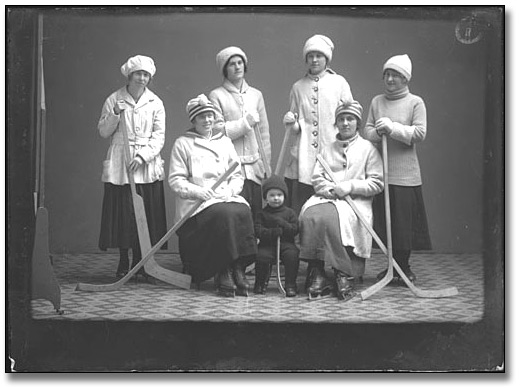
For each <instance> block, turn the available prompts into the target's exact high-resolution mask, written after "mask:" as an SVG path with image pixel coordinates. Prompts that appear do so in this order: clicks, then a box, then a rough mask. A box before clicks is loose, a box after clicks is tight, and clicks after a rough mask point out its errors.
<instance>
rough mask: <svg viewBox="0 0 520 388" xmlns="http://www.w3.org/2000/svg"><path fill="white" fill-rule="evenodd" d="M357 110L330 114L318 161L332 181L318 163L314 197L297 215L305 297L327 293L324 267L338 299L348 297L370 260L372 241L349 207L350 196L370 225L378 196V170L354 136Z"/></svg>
mask: <svg viewBox="0 0 520 388" xmlns="http://www.w3.org/2000/svg"><path fill="white" fill-rule="evenodd" d="M362 115H363V108H362V107H361V105H360V104H359V103H358V102H357V101H353V102H352V103H351V104H342V105H340V106H339V107H338V108H337V109H336V114H335V116H336V121H335V127H336V128H337V135H336V138H335V141H334V142H333V143H332V144H331V145H330V146H329V147H328V148H325V149H324V150H323V151H322V153H321V155H322V157H323V159H325V161H326V162H327V164H328V165H329V167H330V169H331V170H332V172H333V174H334V180H335V181H337V182H338V184H337V185H336V184H335V183H334V180H333V179H332V178H331V177H330V176H329V175H328V174H327V173H326V172H325V170H324V169H323V167H322V166H321V164H320V163H319V162H317V163H316V165H315V168H314V172H313V175H312V184H313V186H314V190H315V191H316V194H315V195H314V196H312V197H311V198H309V200H308V201H307V202H306V203H305V204H304V205H303V208H302V212H301V215H300V242H301V247H300V258H301V259H304V260H307V261H308V262H309V267H310V268H311V271H310V272H309V275H308V279H307V280H306V288H308V289H307V292H308V293H309V296H310V297H312V296H317V295H322V294H324V293H325V292H326V291H328V290H329V289H330V285H329V283H328V281H327V279H326V277H325V271H324V266H325V264H327V265H329V266H331V267H332V268H333V270H334V275H335V280H336V290H337V295H338V299H340V300H343V299H348V298H349V297H351V296H352V295H353V291H354V285H355V284H354V283H355V279H356V278H359V277H361V276H363V274H364V272H365V260H366V259H368V258H370V253H371V249H372V236H371V235H370V233H369V232H368V231H367V230H366V228H365V227H364V226H363V224H362V223H361V221H360V220H359V219H358V218H357V216H356V214H355V213H354V211H353V210H352V208H351V207H350V205H349V204H348V203H347V202H346V201H345V200H344V197H345V196H346V195H351V196H352V200H353V201H354V203H355V204H356V206H357V208H358V209H359V211H360V212H361V213H362V214H363V216H364V218H365V219H366V220H367V222H369V223H372V197H373V196H374V195H376V194H378V193H380V192H381V191H382V190H383V164H382V161H381V156H380V155H379V152H378V151H377V149H376V148H375V147H374V146H373V145H372V143H370V142H369V141H367V140H365V139H363V138H361V137H360V136H359V135H358V128H359V127H360V125H361V121H362Z"/></svg>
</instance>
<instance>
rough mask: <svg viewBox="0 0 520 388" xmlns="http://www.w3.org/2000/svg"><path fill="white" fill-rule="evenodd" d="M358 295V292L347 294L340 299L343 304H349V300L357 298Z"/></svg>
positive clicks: (341, 295)
mask: <svg viewBox="0 0 520 388" xmlns="http://www.w3.org/2000/svg"><path fill="white" fill-rule="evenodd" d="M357 295H358V294H357V292H347V293H346V294H340V295H338V299H339V301H341V302H348V301H349V300H351V299H353V298H355V297H356V296H357Z"/></svg>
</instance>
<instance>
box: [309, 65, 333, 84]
mask: <svg viewBox="0 0 520 388" xmlns="http://www.w3.org/2000/svg"><path fill="white" fill-rule="evenodd" d="M327 74H336V72H335V71H334V70H332V69H331V68H330V67H327V68H326V69H325V70H324V71H322V72H321V73H320V74H318V75H315V74H311V73H306V74H305V76H307V77H308V78H310V79H311V80H313V81H316V82H317V81H319V80H321V79H322V78H323V77H325V76H326V75H327ZM316 78H317V79H316Z"/></svg>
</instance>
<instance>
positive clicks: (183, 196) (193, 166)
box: [168, 129, 249, 222]
mask: <svg viewBox="0 0 520 388" xmlns="http://www.w3.org/2000/svg"><path fill="white" fill-rule="evenodd" d="M234 161H239V158H238V155H237V152H236V151H235V148H234V147H233V143H232V142H231V140H230V139H229V138H228V137H226V136H224V135H223V134H221V133H219V134H217V135H215V136H213V137H212V138H211V139H207V138H205V137H203V136H201V135H199V134H198V133H197V132H195V130H194V129H190V130H189V131H188V132H186V134H184V135H182V136H180V137H179V138H178V139H177V140H176V141H175V143H174V145H173V148H172V152H171V157H170V170H169V175H168V183H169V185H170V187H171V189H172V190H173V192H174V193H175V195H176V199H175V219H174V221H175V222H177V221H178V220H180V219H181V218H182V217H184V215H185V214H186V213H187V212H188V211H189V210H190V209H191V207H192V206H195V205H196V204H197V203H198V200H197V197H196V193H197V191H198V190H200V188H201V187H205V188H209V187H211V186H212V185H213V184H214V183H215V182H216V181H217V180H218V179H219V178H220V177H221V176H222V175H223V174H224V172H226V170H227V168H228V166H229V165H230V164H231V163H233V162H234ZM243 186H244V177H243V176H242V173H241V170H240V164H239V166H238V167H237V168H236V169H235V171H234V172H233V173H232V174H231V176H230V177H229V178H228V179H227V181H225V182H223V183H222V184H221V185H220V186H219V187H218V189H217V190H216V192H217V193H225V194H227V198H213V199H210V200H208V201H205V202H203V203H202V205H201V206H200V207H199V208H198V209H197V211H196V212H195V213H194V214H193V215H195V214H197V213H199V212H201V211H202V210H204V209H206V208H207V207H209V206H211V205H213V204H215V203H220V202H238V203H243V204H245V205H247V206H249V204H248V203H247V201H246V200H245V199H244V198H243V197H241V196H240V195H239V194H240V192H241V191H242V188H243Z"/></svg>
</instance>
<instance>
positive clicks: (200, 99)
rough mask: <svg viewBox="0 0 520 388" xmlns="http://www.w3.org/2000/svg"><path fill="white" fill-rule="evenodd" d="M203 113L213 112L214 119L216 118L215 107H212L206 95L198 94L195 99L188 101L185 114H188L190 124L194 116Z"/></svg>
mask: <svg viewBox="0 0 520 388" xmlns="http://www.w3.org/2000/svg"><path fill="white" fill-rule="evenodd" d="M204 112H213V113H214V114H215V117H218V111H217V110H216V109H215V105H213V103H212V102H211V101H210V100H209V99H208V97H206V95H204V94H199V95H198V96H197V97H195V98H192V99H191V100H189V101H188V104H187V105H186V113H188V117H189V118H190V121H191V122H193V120H194V119H195V116H197V115H199V114H201V113H204Z"/></svg>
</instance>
